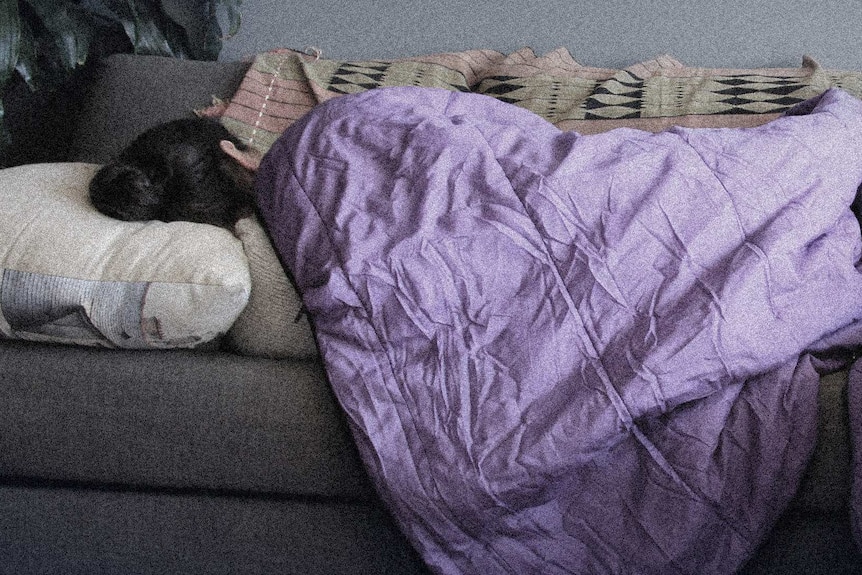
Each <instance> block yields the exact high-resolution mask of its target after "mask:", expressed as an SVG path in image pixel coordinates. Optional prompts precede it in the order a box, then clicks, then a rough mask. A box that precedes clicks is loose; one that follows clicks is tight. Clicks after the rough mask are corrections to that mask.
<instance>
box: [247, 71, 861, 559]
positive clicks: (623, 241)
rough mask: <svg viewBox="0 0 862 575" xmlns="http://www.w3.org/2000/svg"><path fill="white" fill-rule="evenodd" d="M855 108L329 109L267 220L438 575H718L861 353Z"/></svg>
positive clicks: (448, 104) (352, 410)
mask: <svg viewBox="0 0 862 575" xmlns="http://www.w3.org/2000/svg"><path fill="white" fill-rule="evenodd" d="M860 151H862V103H860V102H859V101H858V100H856V99H855V98H853V97H851V96H849V95H848V94H846V93H844V92H841V91H838V90H830V91H828V92H826V93H825V94H824V95H823V96H822V97H820V98H818V99H816V100H813V101H810V102H807V103H806V104H805V105H803V106H801V107H797V108H795V109H794V110H793V112H792V114H791V115H788V116H786V117H783V118H780V119H777V120H775V121H773V122H771V123H769V124H766V125H764V126H761V127H757V128H750V129H738V130H728V129H725V130H719V129H704V130H692V129H685V128H674V129H671V130H669V131H667V132H662V133H657V134H654V133H649V132H643V131H636V130H630V129H621V130H614V131H610V132H606V133H603V134H598V135H592V136H582V135H578V134H576V133H574V132H561V131H560V130H559V129H558V128H556V127H554V126H553V125H552V124H550V123H548V122H546V121H544V120H542V119H540V118H539V117H537V116H535V115H534V114H532V113H530V112H529V111H526V110H523V109H521V108H517V107H515V106H511V105H509V104H506V103H502V102H500V101H498V100H495V99H492V98H488V97H485V96H481V95H475V94H462V93H454V92H449V91H445V90H433V89H419V88H392V89H382V90H373V91H370V92H366V93H364V94H361V95H357V96H351V97H344V98H338V99H334V100H331V101H329V102H327V103H326V104H324V105H321V106H319V107H317V108H315V110H314V111H312V112H311V113H310V114H308V115H307V116H305V117H304V118H303V119H302V120H300V121H299V122H297V123H296V124H294V125H293V126H292V127H291V128H290V129H288V131H287V132H285V134H284V135H283V136H282V137H281V138H280V139H279V140H278V141H277V142H276V143H275V145H274V146H273V147H272V149H271V151H270V153H269V154H268V155H267V157H266V159H265V161H264V163H263V165H262V167H261V171H260V173H259V177H258V182H259V188H258V193H259V203H260V207H261V211H262V214H263V216H264V219H265V220H266V224H267V227H268V229H269V231H270V233H271V236H272V238H273V241H274V244H275V246H276V249H277V251H278V252H279V254H280V256H281V258H282V260H283V262H284V264H285V266H286V267H287V268H288V269H289V271H290V272H291V273H292V274H293V277H294V278H295V280H296V283H297V285H298V287H299V289H300V291H301V292H302V294H303V299H304V302H305V305H306V306H307V307H308V309H309V311H310V313H311V315H312V318H313V321H314V326H315V329H316V335H317V338H318V344H319V346H320V349H321V353H322V356H323V359H324V360H325V363H326V369H327V372H328V375H329V378H330V382H331V384H332V386H333V389H334V391H335V393H336V394H337V396H338V399H339V401H340V402H341V404H342V406H343V407H344V409H345V411H346V413H347V416H348V418H349V421H350V424H351V427H352V430H353V433H354V436H355V439H356V441H357V444H358V445H359V448H360V451H361V453H362V456H363V459H364V462H365V464H366V465H367V467H368V469H369V472H370V474H371V476H372V477H373V479H374V481H375V482H376V485H377V487H378V489H379V491H380V493H381V495H382V496H383V498H384V499H385V500H386V501H387V503H388V504H389V506H390V508H391V510H392V511H393V513H394V515H395V516H396V518H397V519H398V521H399V523H400V525H401V527H402V529H403V530H404V532H405V533H406V534H407V536H408V537H409V538H410V540H411V541H412V542H413V544H414V545H415V546H416V548H417V549H418V550H419V552H420V553H421V554H422V556H423V558H424V559H425V561H426V562H427V563H428V564H429V565H430V566H431V567H432V569H434V570H435V571H436V572H438V573H452V574H454V573H479V574H495V573H518V574H520V573H543V574H551V573H656V574H668V573H703V574H707V573H732V572H733V571H734V570H736V569H737V568H739V566H740V565H741V564H742V563H743V562H744V561H745V560H746V558H747V557H748V556H749V555H750V554H751V552H752V551H753V549H754V548H755V547H756V546H757V545H758V544H759V542H760V541H761V540H762V538H763V537H764V535H765V534H766V533H767V532H768V530H769V529H770V527H771V525H772V524H773V522H774V521H775V520H776V519H777V517H778V515H779V514H780V513H781V511H782V510H783V508H784V507H785V505H786V504H787V502H788V501H789V499H790V497H791V496H792V494H793V492H794V491H795V489H796V487H797V485H798V482H799V479H800V476H801V474H802V471H803V469H804V466H805V463H806V461H807V458H808V455H809V454H810V450H811V448H812V443H813V440H814V436H815V425H816V421H815V420H816V394H817V381H818V376H817V373H816V371H815V369H814V363H813V360H812V357H811V355H810V352H812V351H816V350H819V349H821V348H823V347H825V346H826V345H827V343H828V344H829V345H840V344H845V345H849V344H856V343H859V340H860V338H858V333H857V332H858V330H856V329H855V327H854V326H855V324H854V322H855V321H856V320H857V319H859V317H860V316H862V274H860V272H859V270H857V268H856V264H857V262H858V261H859V258H860V232H859V227H858V224H857V222H856V220H855V218H854V216H853V214H852V212H851V210H850V209H849V206H850V204H851V202H852V201H853V199H854V196H855V194H856V191H857V188H858V187H859V185H860V182H862V154H860Z"/></svg>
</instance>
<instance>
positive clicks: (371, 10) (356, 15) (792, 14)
mask: <svg viewBox="0 0 862 575" xmlns="http://www.w3.org/2000/svg"><path fill="white" fill-rule="evenodd" d="M243 16H244V19H243V20H244V23H243V27H242V30H241V31H240V34H239V36H238V37H237V38H235V39H234V40H232V41H229V42H228V43H226V45H225V49H224V51H223V53H222V59H223V60H235V59H240V58H243V57H246V56H249V55H251V54H254V53H256V52H260V51H264V50H268V49H270V48H275V47H290V48H300V49H302V48H304V47H306V46H316V47H319V48H321V49H322V50H323V52H324V55H326V56H328V57H331V58H357V57H361V58H375V57H376V58H391V57H397V56H407V55H416V54H427V53H432V52H442V51H453V50H464V49H468V48H493V49H496V50H499V51H503V52H507V51H512V50H515V49H517V48H520V47H522V46H530V47H532V48H533V49H534V50H536V52H539V53H543V52H546V51H548V50H550V49H553V48H555V47H557V46H566V47H567V48H568V49H569V50H570V51H571V52H572V55H573V56H574V57H575V59H576V60H578V61H579V62H580V63H582V64H585V65H593V66H606V67H621V66H625V65H627V64H630V63H634V62H638V61H641V60H644V59H647V58H650V57H653V56H656V55H659V54H664V53H670V54H673V55H674V56H676V57H677V58H678V59H680V60H682V61H683V62H685V63H686V64H688V65H692V66H737V67H762V66H797V65H799V63H800V62H801V60H802V55H803V54H809V55H811V56H813V57H814V58H815V59H816V60H818V61H819V62H820V63H821V64H822V65H824V66H826V67H831V68H851V69H862V0H835V1H831V0H821V1H820V2H804V1H797V0H791V1H784V2H780V1H777V0H727V1H722V0H711V1H710V0H689V1H685V0H646V1H641V2H637V1H635V0H619V1H616V2H607V1H604V0H569V1H567V0H473V1H459V0H300V1H298V2H295V1H291V2H287V1H284V0H244V2H243Z"/></svg>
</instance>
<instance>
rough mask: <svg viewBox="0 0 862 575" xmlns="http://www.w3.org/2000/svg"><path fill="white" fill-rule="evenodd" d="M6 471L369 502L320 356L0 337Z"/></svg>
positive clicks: (0, 448)
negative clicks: (285, 357)
mask: <svg viewBox="0 0 862 575" xmlns="http://www.w3.org/2000/svg"><path fill="white" fill-rule="evenodd" d="M0 366H2V369H0V476H16V477H31V478H43V479H50V480H59V481H75V482H83V483H85V484H117V485H134V486H142V487H148V486H152V487H170V488H204V489H216V490H229V491H240V492H261V493H269V494H290V495H303V496H338V497H343V498H350V499H357V498H360V499H367V498H368V497H371V496H372V493H373V490H372V488H371V486H370V484H369V483H368V480H367V478H366V475H365V472H364V469H363V467H362V465H361V463H360V461H359V458H358V456H357V454H356V451H355V447H354V445H353V442H352V440H351V438H350V435H349V433H348V432H347V428H346V425H345V422H344V421H343V420H342V415H341V412H340V410H339V408H338V407H337V404H336V402H335V400H334V398H333V396H332V394H331V392H330V390H329V387H328V385H327V383H326V379H325V376H324V374H323V370H322V368H321V366H320V365H319V364H317V363H314V362H300V361H272V360H266V359H260V358H246V357H241V356H237V355H232V354H226V353H207V352H200V351H193V350H167V351H133V350H118V351H113V350H97V349H91V348H84V347H72V346H49V345H44V344H31V343H29V342H21V341H0Z"/></svg>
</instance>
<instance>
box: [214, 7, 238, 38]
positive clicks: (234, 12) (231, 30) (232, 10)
mask: <svg viewBox="0 0 862 575" xmlns="http://www.w3.org/2000/svg"><path fill="white" fill-rule="evenodd" d="M215 3H216V7H217V8H216V9H218V7H219V6H222V7H224V9H225V13H226V14H227V23H228V30H227V36H225V37H224V38H223V39H224V40H230V39H231V38H233V37H234V36H236V35H237V34H238V33H239V29H240V26H242V10H240V6H242V0H215Z"/></svg>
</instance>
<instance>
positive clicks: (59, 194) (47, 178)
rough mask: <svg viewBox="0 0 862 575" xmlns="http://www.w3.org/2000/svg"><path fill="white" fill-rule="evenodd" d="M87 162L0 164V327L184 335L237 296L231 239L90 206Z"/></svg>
mask: <svg viewBox="0 0 862 575" xmlns="http://www.w3.org/2000/svg"><path fill="white" fill-rule="evenodd" d="M98 169H99V166H97V165H93V164H36V165H29V166H18V167H15V168H9V169H6V170H0V214H2V217H0V337H5V338H16V339H27V340H36V341H52V342H61V343H74V344H83V345H98V346H105V347H120V348H171V347H194V346H196V345H198V344H201V343H203V342H206V341H209V340H212V339H213V338H215V337H217V336H219V335H220V334H223V333H225V332H226V331H227V330H228V328H230V326H231V325H232V324H233V322H234V320H235V319H236V318H237V316H239V314H240V312H241V311H242V310H243V308H244V307H245V305H246V303H247V302H248V298H249V293H250V291H251V280H250V276H249V270H248V262H247V260H246V258H245V255H244V253H243V249H242V244H241V242H240V241H239V240H238V239H237V238H235V237H234V236H233V235H232V234H231V233H230V232H228V231H226V230H224V229H221V228H218V227H215V226H209V225H206V224H193V223H188V222H172V223H163V222H122V221H119V220H114V219H112V218H109V217H107V216H104V215H102V214H100V213H99V212H97V211H96V210H95V208H93V207H92V205H91V204H90V201H89V199H88V195H87V188H88V185H89V182H90V179H91V178H92V177H93V175H94V174H95V173H96V171H97V170H98Z"/></svg>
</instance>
